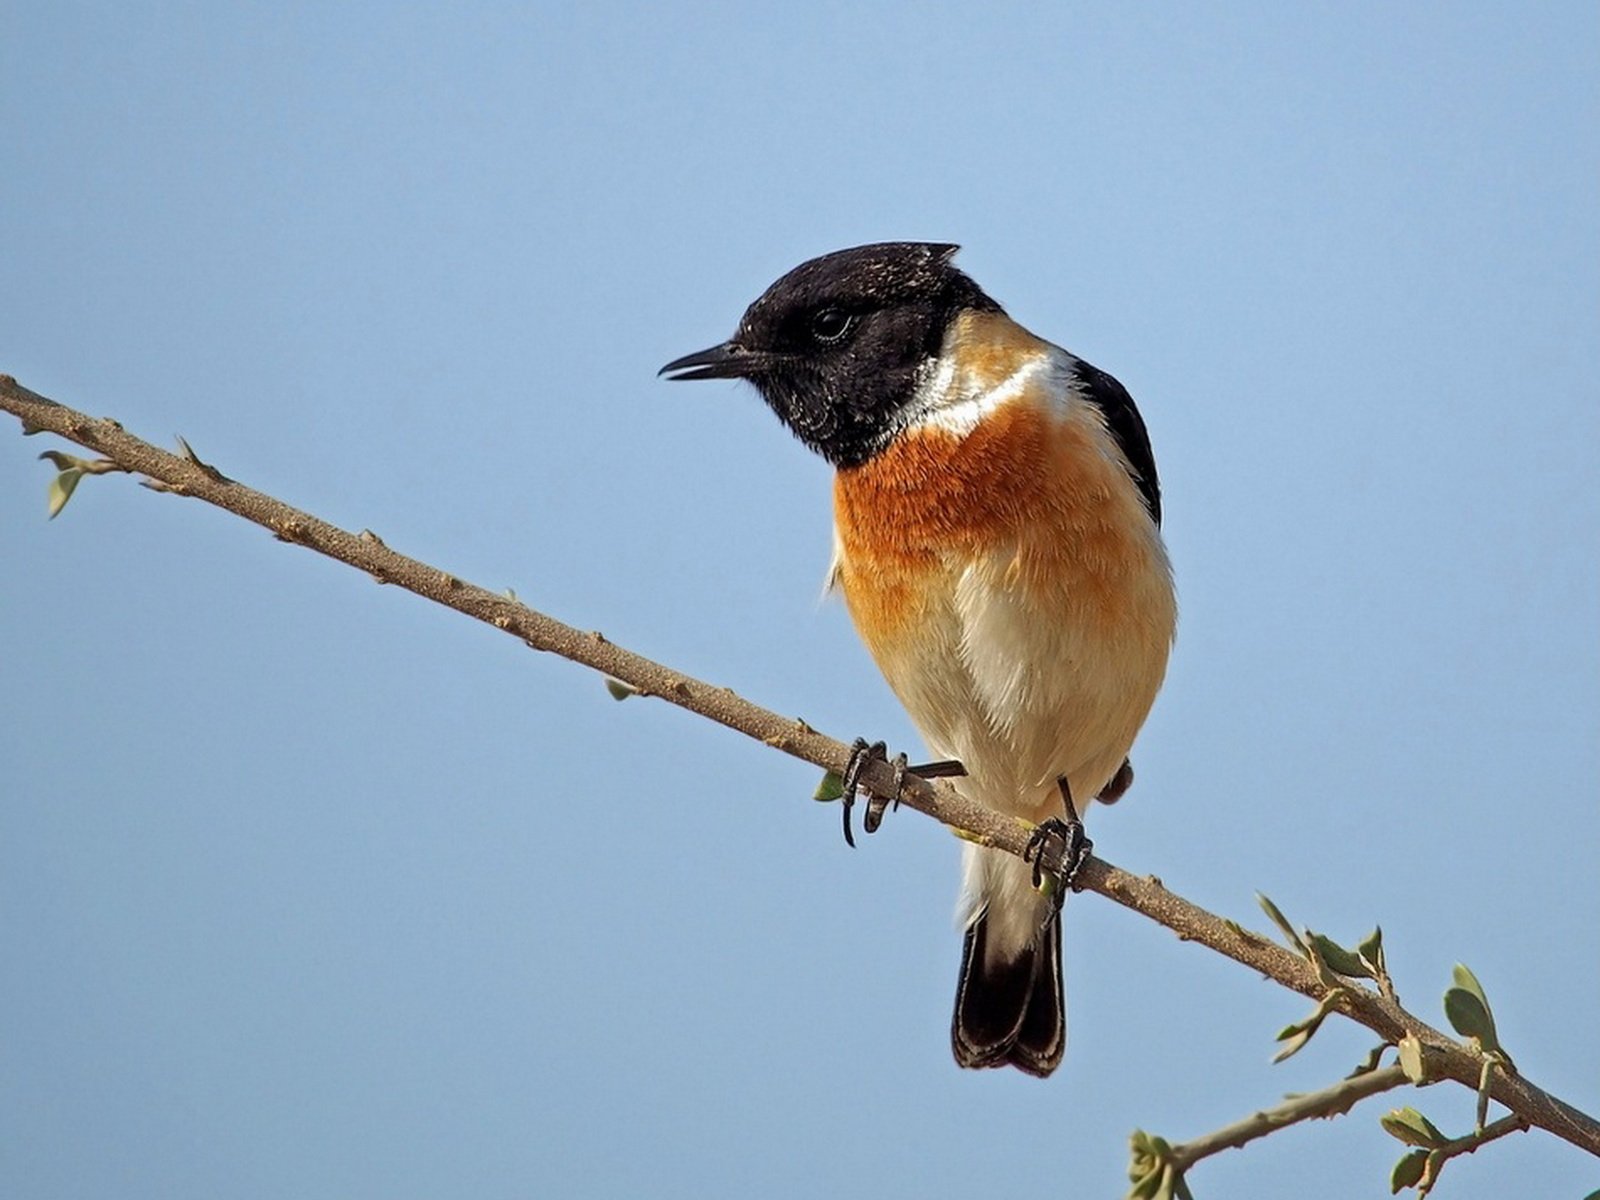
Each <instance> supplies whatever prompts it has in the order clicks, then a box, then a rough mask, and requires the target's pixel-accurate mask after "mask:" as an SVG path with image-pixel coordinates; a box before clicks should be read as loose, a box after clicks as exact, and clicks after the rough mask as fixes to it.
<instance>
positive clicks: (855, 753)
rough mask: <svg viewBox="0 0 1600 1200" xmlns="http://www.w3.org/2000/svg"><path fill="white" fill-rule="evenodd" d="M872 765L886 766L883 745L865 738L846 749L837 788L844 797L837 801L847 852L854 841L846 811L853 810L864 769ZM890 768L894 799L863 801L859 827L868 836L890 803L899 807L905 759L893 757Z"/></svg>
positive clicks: (877, 824)
mask: <svg viewBox="0 0 1600 1200" xmlns="http://www.w3.org/2000/svg"><path fill="white" fill-rule="evenodd" d="M875 762H883V763H887V762H890V759H889V747H888V746H887V745H886V744H885V743H883V742H868V741H867V739H866V738H857V739H856V740H855V742H854V744H852V745H851V747H850V761H849V762H848V763H846V764H845V768H844V776H843V778H842V780H841V785H842V787H843V790H844V795H843V796H841V797H840V804H841V805H842V807H843V818H844V840H845V844H846V845H848V846H850V847H851V849H854V848H855V844H856V839H855V835H854V833H852V832H851V829H850V811H851V809H853V808H854V807H855V803H856V792H857V791H858V790H859V789H860V787H861V775H862V773H863V772H864V771H866V769H867V767H869V766H870V765H871V764H873V763H875ZM891 765H892V766H893V767H894V798H893V800H892V801H891V800H884V799H883V798H881V797H879V796H870V797H868V799H867V815H866V817H865V818H863V820H862V822H861V825H862V828H864V829H865V830H866V831H867V832H868V833H876V832H877V831H878V826H880V825H882V824H883V814H884V810H885V809H887V808H888V807H889V805H890V804H891V803H893V804H895V805H896V806H898V805H899V803H900V785H901V784H902V783H904V782H905V777H906V756H905V755H904V754H897V755H895V756H894V760H893V762H892V764H891Z"/></svg>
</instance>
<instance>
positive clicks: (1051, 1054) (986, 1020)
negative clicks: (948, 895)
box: [950, 910, 1067, 1077]
mask: <svg viewBox="0 0 1600 1200" xmlns="http://www.w3.org/2000/svg"><path fill="white" fill-rule="evenodd" d="M988 921H989V915H988V912H987V910H982V911H979V912H978V913H977V914H976V915H975V916H974V917H973V919H972V920H971V922H970V923H969V924H968V925H967V937H966V942H965V944H964V945H963V946H962V950H961V977H960V980H959V982H958V983H957V985H956V1012H955V1018H954V1019H953V1020H952V1021H951V1024H950V1045H951V1048H952V1049H953V1050H954V1051H955V1056H956V1062H957V1063H958V1064H960V1065H961V1066H963V1067H1005V1066H1012V1067H1017V1068H1019V1069H1020V1070H1023V1071H1026V1072H1027V1073H1028V1074H1029V1075H1038V1076H1040V1077H1043V1076H1045V1075H1048V1074H1050V1072H1052V1071H1054V1070H1055V1069H1056V1067H1058V1066H1059V1065H1060V1064H1061V1055H1062V1052H1063V1051H1065V1050H1066V1047H1067V1006H1066V996H1065V993H1064V992H1063V990H1062V986H1061V913H1060V911H1059V910H1056V911H1052V912H1050V914H1049V916H1048V917H1047V918H1046V919H1045V922H1044V924H1043V926H1041V927H1040V929H1039V931H1038V934H1037V935H1036V936H1035V937H1034V939H1033V941H1032V942H1031V943H1030V944H1028V945H1025V946H1023V947H1021V948H1020V950H1018V951H1017V952H1016V953H1015V955H1014V956H1013V957H1005V956H1002V955H998V954H993V955H992V954H990V953H989V952H988V950H989V947H988V946H987V944H986V942H987V933H988Z"/></svg>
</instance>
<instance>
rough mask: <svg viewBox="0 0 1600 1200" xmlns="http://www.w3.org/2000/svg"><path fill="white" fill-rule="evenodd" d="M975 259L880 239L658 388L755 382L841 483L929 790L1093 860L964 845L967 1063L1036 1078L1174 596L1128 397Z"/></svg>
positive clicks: (670, 373)
mask: <svg viewBox="0 0 1600 1200" xmlns="http://www.w3.org/2000/svg"><path fill="white" fill-rule="evenodd" d="M958 249H959V247H957V246H955V245H952V244H948V243H936V242H879V243H873V244H870V245H863V246H856V247H853V248H851V249H846V250H839V251H836V252H834V253H831V254H824V255H822V256H821V257H818V258H813V259H811V260H809V261H807V262H804V263H801V264H800V265H799V266H797V267H795V268H794V269H793V270H791V271H789V272H788V273H787V274H785V275H783V276H782V277H781V278H779V279H778V280H777V281H776V282H775V283H773V284H772V285H771V286H770V287H769V288H767V290H766V291H765V292H764V293H762V295H761V296H760V297H759V298H758V299H757V300H756V301H755V302H754V303H753V304H751V305H750V306H749V308H748V309H747V310H746V311H745V313H744V316H743V317H742V318H741V319H740V321H739V325H738V328H737V330H736V332H735V333H734V335H733V337H732V338H730V339H729V340H727V341H725V342H723V343H721V344H719V345H716V346H713V347H711V348H709V349H707V350H702V351H699V352H697V353H694V354H689V355H685V356H683V357H682V358H678V359H674V360H673V361H672V362H670V363H668V364H667V365H666V366H665V367H663V368H661V374H662V375H664V376H666V377H668V378H670V379H674V380H697V379H741V380H745V381H747V382H749V383H751V384H753V385H754V386H755V388H756V390H757V391H758V392H759V393H760V395H761V397H762V398H763V399H764V400H765V401H766V403H767V405H768V406H769V407H770V408H771V409H772V410H773V412H774V413H775V414H776V415H777V416H778V418H779V419H780V420H781V421H782V422H783V424H784V425H786V426H787V427H788V428H789V429H790V431H791V432H792V433H793V434H794V435H795V436H796V437H797V438H798V439H799V440H800V441H801V442H802V443H804V444H805V445H806V446H807V447H809V448H810V449H812V450H813V451H815V452H817V453H818V454H820V455H821V456H822V457H823V458H824V459H825V460H827V462H828V463H830V464H831V465H832V467H833V469H834V480H833V555H832V562H831V564H830V566H829V569H828V582H829V586H830V588H837V589H838V590H840V591H842V592H843V594H844V600H845V604H846V607H847V608H848V611H849V613H850V617H851V620H852V622H853V624H854V625H855V628H856V630H857V632H858V633H859V634H860V636H861V639H862V641H863V642H864V643H865V644H866V646H867V649H868V651H869V652H870V653H871V655H872V657H873V658H874V660H875V661H876V663H877V665H878V667H879V669H880V670H881V671H882V673H883V675H884V677H885V679H886V680H887V682H888V684H889V686H890V688H891V689H892V690H893V692H894V693H895V695H896V696H897V697H898V699H899V701H900V702H901V704H902V705H903V706H904V707H905V709H906V711H907V713H908V715H909V716H910V718H911V721H912V723H913V724H914V725H915V726H916V728H917V730H918V732H919V733H920V734H921V736H922V738H923V740H924V741H925V742H926V743H927V745H928V748H929V749H930V750H931V751H932V752H933V753H934V754H936V755H939V756H941V759H942V760H943V761H941V762H938V763H935V764H932V766H930V767H929V768H927V769H926V770H927V774H928V776H929V777H932V776H934V775H940V774H943V775H950V776H955V777H956V778H955V779H954V780H953V782H952V785H953V786H956V787H957V788H959V789H960V791H961V792H962V793H963V794H964V795H966V796H968V797H970V798H971V799H974V800H976V801H978V802H980V803H982V804H985V805H988V806H989V807H990V808H993V809H995V810H998V811H999V812H1001V813H1004V814H1008V815H1010V816H1012V817H1016V818H1020V819H1022V820H1024V821H1027V822H1029V823H1031V824H1033V825H1034V826H1035V830H1036V832H1035V837H1036V838H1039V837H1046V836H1051V835H1057V836H1060V837H1062V839H1063V842H1064V845H1063V847H1062V855H1063V857H1064V858H1067V859H1074V856H1076V858H1075V861H1071V862H1069V863H1068V864H1067V869H1066V871H1065V872H1064V878H1062V879H1057V880H1051V881H1041V879H1040V876H1039V871H1038V867H1037V863H1035V865H1034V866H1032V867H1030V865H1029V863H1028V862H1025V861H1023V860H1022V859H1019V858H1017V857H1016V856H1013V855H1009V854H1006V853H1004V852H1002V851H1000V850H997V849H993V848H986V847H983V846H979V845H975V844H972V843H970V842H969V843H966V844H965V845H964V847H963V856H964V858H963V885H962V892H961V900H960V904H959V907H958V920H959V922H960V925H961V927H962V929H963V931H964V936H963V942H962V957H961V966H960V972H959V976H958V982H957V989H956V1000H955V1011H954V1015H953V1017H952V1021H951V1048H952V1051H953V1053H954V1056H955V1060H956V1062H957V1063H958V1064H959V1065H960V1066H962V1067H971V1068H983V1067H1005V1066H1012V1067H1015V1068H1017V1069H1019V1070H1021V1071H1023V1072H1025V1073H1027V1074H1029V1075H1034V1076H1040V1077H1043V1076H1048V1075H1049V1074H1051V1073H1052V1072H1053V1071H1054V1070H1055V1069H1056V1068H1057V1066H1059V1065H1060V1063H1061V1060H1062V1055H1063V1053H1064V1050H1065V1047H1066V1002H1065V993H1064V989H1063V981H1062V969H1061V915H1060V914H1061V900H1062V898H1063V896H1064V894H1065V890H1066V889H1065V888H1064V887H1062V886H1060V885H1061V884H1062V883H1070V882H1071V871H1072V870H1073V869H1074V868H1075V866H1076V862H1077V861H1081V858H1082V856H1083V855H1085V854H1086V853H1087V847H1088V844H1089V843H1088V842H1087V839H1086V838H1083V837H1082V836H1081V833H1082V824H1081V820H1080V816H1079V812H1078V810H1079V809H1080V808H1084V809H1086V808H1087V807H1088V805H1089V803H1090V802H1092V801H1094V800H1095V799H1099V800H1100V801H1102V802H1104V803H1110V802H1112V801H1115V800H1116V799H1117V798H1118V797H1119V796H1120V795H1121V794H1122V792H1123V791H1125V790H1126V789H1127V787H1128V785H1129V784H1130V783H1131V782H1132V768H1131V766H1130V765H1129V760H1128V753H1129V750H1130V749H1131V747H1132V745H1133V742H1134V738H1135V736H1136V735H1137V734H1138V732H1139V729H1140V727H1141V726H1142V725H1143V724H1144V721H1145V719H1146V717H1147V715H1148V714H1149V712H1150V709H1151V706H1152V704H1153V703H1154V701H1155V698H1156V693H1157V691H1158V690H1159V689H1160V687H1161V684H1162V681H1163V679H1164V677H1165V674H1166V669H1167V660H1168V656H1169V653H1170V650H1171V646H1172V644H1173V638H1174V635H1175V630H1176V622H1177V602H1176V597H1175V592H1174V587H1173V578H1172V569H1171V565H1170V562H1169V559H1168V555H1167V551H1166V548H1165V544H1164V542H1163V539H1162V535H1161V489H1160V483H1159V480H1158V478H1157V475H1156V466H1155V460H1154V458H1153V456H1152V453H1151V448H1150V439H1149V435H1148V433H1147V431H1146V429H1145V424H1144V420H1143V418H1142V417H1141V416H1140V414H1139V410H1138V408H1137V407H1136V406H1135V405H1134V402H1133V399H1132V397H1130V396H1129V394H1128V392H1127V389H1125V388H1124V387H1123V386H1122V385H1121V384H1120V383H1118V382H1117V380H1116V379H1114V378H1113V377H1112V376H1111V375H1109V374H1107V373H1106V372H1104V371H1102V370H1099V369H1098V368H1096V367H1094V366H1091V365H1090V364H1089V363H1088V362H1086V361H1084V360H1083V359H1081V358H1079V357H1077V356H1076V355H1074V354H1072V353H1069V352H1068V351H1066V350H1064V349H1062V348H1061V347H1059V346H1056V345H1053V344H1052V343H1050V342H1048V341H1045V340H1044V339H1042V338H1040V337H1037V336H1035V335H1034V334H1032V333H1030V332H1029V331H1028V330H1027V329H1025V328H1023V327H1022V326H1021V325H1020V324H1018V323H1017V322H1016V321H1014V320H1012V318H1011V317H1010V316H1008V315H1007V313H1006V311H1005V309H1004V308H1002V307H1001V306H1000V304H999V303H997V302H996V301H995V300H993V299H992V298H991V297H990V296H989V295H988V294H987V293H986V292H984V290H983V289H982V288H981V287H979V286H978V284H977V283H975V282H974V281H973V280H972V279H971V278H970V277H969V276H967V275H966V274H965V273H963V272H962V271H961V270H960V269H959V268H957V267H956V265H955V264H954V262H953V261H952V260H953V258H954V256H955V254H956V251H957V250H958ZM864 747H866V743H865V742H864V740H862V739H858V740H857V743H856V750H857V755H856V756H855V757H853V758H852V760H851V772H847V776H846V785H847V786H846V790H845V800H846V802H847V803H848V801H849V800H850V799H851V798H852V797H853V795H854V792H855V781H856V777H857V775H858V773H859V769H860V767H861V764H862V762H863V758H864V756H863V755H862V750H863V748H864ZM866 749H867V751H868V752H869V753H875V754H877V755H878V756H880V757H881V756H882V752H883V745H882V743H875V744H874V745H872V746H871V747H866ZM905 764H906V760H905V757H904V756H903V755H901V756H899V758H898V759H897V760H896V766H897V768H898V769H899V770H900V771H904V770H906V765H905ZM911 770H912V771H913V772H916V771H918V770H919V769H918V768H911ZM881 812H882V809H881V807H880V808H879V809H878V811H877V812H876V813H874V812H873V811H872V810H871V809H869V811H868V818H867V827H868V829H869V831H870V830H871V829H872V828H873V827H874V825H875V820H874V818H875V817H881ZM845 821H846V825H845V828H846V836H847V837H848V836H849V815H848V808H847V809H846V816H845ZM852 844H854V843H853V841H852ZM1031 848H1032V849H1035V850H1039V849H1040V847H1039V846H1038V845H1037V844H1035V845H1033V846H1032V847H1031ZM1052 884H1054V885H1055V886H1052Z"/></svg>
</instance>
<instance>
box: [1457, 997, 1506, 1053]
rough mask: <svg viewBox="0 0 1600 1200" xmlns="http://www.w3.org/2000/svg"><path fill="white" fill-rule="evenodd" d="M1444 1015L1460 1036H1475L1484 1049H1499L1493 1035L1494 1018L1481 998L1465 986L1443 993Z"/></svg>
mask: <svg viewBox="0 0 1600 1200" xmlns="http://www.w3.org/2000/svg"><path fill="white" fill-rule="evenodd" d="M1444 1015H1445V1017H1446V1018H1447V1019H1448V1020H1449V1022H1450V1028H1452V1029H1454V1030H1455V1031H1456V1032H1457V1033H1459V1034H1460V1035H1461V1036H1462V1037H1469V1038H1476V1039H1477V1040H1478V1044H1479V1045H1480V1046H1482V1047H1483V1048H1484V1049H1485V1050H1497V1049H1499V1045H1500V1044H1499V1042H1498V1041H1496V1040H1495V1036H1494V1018H1493V1017H1491V1016H1490V1015H1489V1010H1488V1008H1486V1007H1485V1006H1484V1003H1483V1000H1482V999H1481V998H1479V997H1478V996H1476V995H1474V994H1473V993H1472V992H1469V991H1467V989H1466V988H1460V987H1453V988H1451V989H1450V990H1449V991H1447V992H1446V993H1445V994H1444Z"/></svg>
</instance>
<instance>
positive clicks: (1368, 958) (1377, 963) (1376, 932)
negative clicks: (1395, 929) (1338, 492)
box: [1356, 926, 1386, 979]
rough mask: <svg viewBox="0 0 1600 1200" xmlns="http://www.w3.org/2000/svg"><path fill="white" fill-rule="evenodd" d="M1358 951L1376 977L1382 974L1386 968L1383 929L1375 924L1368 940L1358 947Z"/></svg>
mask: <svg viewBox="0 0 1600 1200" xmlns="http://www.w3.org/2000/svg"><path fill="white" fill-rule="evenodd" d="M1356 953H1357V954H1358V955H1360V956H1361V961H1362V962H1364V963H1365V964H1366V965H1367V968H1368V969H1369V970H1370V971H1371V972H1372V977H1373V978H1374V979H1376V978H1378V976H1380V975H1382V974H1383V973H1384V971H1385V969H1386V964H1385V963H1384V960H1383V929H1382V928H1381V927H1379V926H1374V927H1373V930H1372V932H1371V933H1369V934H1368V935H1367V940H1366V941H1364V942H1362V943H1361V944H1360V945H1359V946H1357V947H1356Z"/></svg>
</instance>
